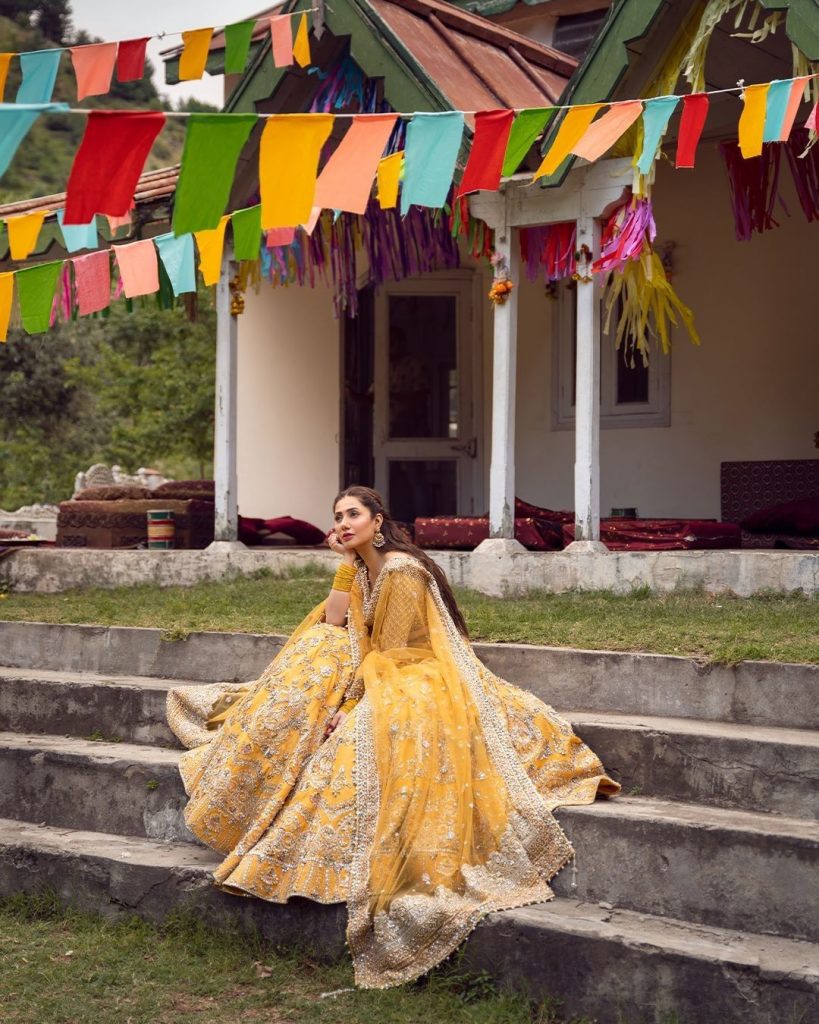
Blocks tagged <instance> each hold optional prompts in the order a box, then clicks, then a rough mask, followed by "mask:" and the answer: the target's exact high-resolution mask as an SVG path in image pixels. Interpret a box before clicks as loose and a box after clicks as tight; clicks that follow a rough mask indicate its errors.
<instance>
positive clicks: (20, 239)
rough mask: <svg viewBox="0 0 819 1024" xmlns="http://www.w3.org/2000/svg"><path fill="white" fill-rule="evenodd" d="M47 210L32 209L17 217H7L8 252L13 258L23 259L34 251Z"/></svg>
mask: <svg viewBox="0 0 819 1024" xmlns="http://www.w3.org/2000/svg"><path fill="white" fill-rule="evenodd" d="M47 212H48V211H47V210H34V211H33V212H32V213H24V214H22V215H21V216H19V217H7V218H6V227H7V228H8V232H9V252H10V254H11V258H12V259H13V260H25V259H28V257H29V256H30V255H31V254H32V252H34V249H35V247H36V246H37V239H38V238H39V237H40V231H41V229H42V226H43V221H44V220H45V218H46V214H47Z"/></svg>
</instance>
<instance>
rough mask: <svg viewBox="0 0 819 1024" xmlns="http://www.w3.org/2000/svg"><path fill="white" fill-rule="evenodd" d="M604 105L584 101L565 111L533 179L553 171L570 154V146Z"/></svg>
mask: <svg viewBox="0 0 819 1024" xmlns="http://www.w3.org/2000/svg"><path fill="white" fill-rule="evenodd" d="M604 106H605V104H604V103H584V104H581V105H580V106H577V107H572V108H571V109H570V110H568V111H567V112H566V116H565V117H564V118H563V121H562V123H561V125H560V127H559V128H558V130H557V135H556V136H555V138H554V141H553V142H552V144H551V146H550V147H549V152H548V153H547V154H546V156H545V157H544V158H543V161H542V162H541V165H540V167H538V169H537V170H536V171H535V176H534V178H533V179H532V180H533V181H537V180H538V178H542V177H543V176H544V175H549V174H554V173H555V171H556V170H557V169H558V168H559V167H560V165H561V164H562V163H563V161H564V160H565V159H566V157H568V156H570V155H571V152H572V147H573V146H574V145H575V144H576V143H577V142H579V141H580V139H581V138H582V137H583V134H584V133H585V131H586V129H587V128H588V127H589V125H590V124H591V123H592V121H593V120H594V116H595V114H596V113H597V111H598V110H601V109H602V108H603V107H604Z"/></svg>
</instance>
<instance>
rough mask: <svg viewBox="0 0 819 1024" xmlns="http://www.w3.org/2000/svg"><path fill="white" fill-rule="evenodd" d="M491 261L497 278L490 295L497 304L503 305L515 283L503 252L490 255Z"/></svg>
mask: <svg viewBox="0 0 819 1024" xmlns="http://www.w3.org/2000/svg"><path fill="white" fill-rule="evenodd" d="M489 262H490V263H491V264H492V266H493V267H494V270H495V279H494V281H493V282H492V287H491V288H490V289H489V292H488V295H489V298H490V299H491V300H492V301H493V302H494V303H495V305H496V306H502V305H503V304H504V302H506V300H507V299H508V298H509V296H510V294H511V292H512V289H513V288H514V287H515V284H514V282H513V281H512V280H511V279H510V277H509V265H508V264H507V262H506V257H505V256H504V255H503V253H499V252H493V253H492V255H491V256H490V257H489Z"/></svg>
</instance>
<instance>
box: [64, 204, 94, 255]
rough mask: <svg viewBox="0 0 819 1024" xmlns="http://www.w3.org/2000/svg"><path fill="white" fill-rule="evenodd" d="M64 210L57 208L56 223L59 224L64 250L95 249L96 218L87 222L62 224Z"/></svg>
mask: <svg viewBox="0 0 819 1024" xmlns="http://www.w3.org/2000/svg"><path fill="white" fill-rule="evenodd" d="M64 219H65V210H57V223H58V224H59V225H60V231H61V232H62V236H63V242H64V243H65V251H66V252H79V251H80V249H96V248H97V244H98V239H97V218H96V217H94V219H93V220H91V221H89V222H88V223H87V224H63V220H64Z"/></svg>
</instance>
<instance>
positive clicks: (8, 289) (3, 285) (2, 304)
mask: <svg viewBox="0 0 819 1024" xmlns="http://www.w3.org/2000/svg"><path fill="white" fill-rule="evenodd" d="M13 301H14V271H9V272H7V273H5V274H0V341H5V340H6V338H8V335H9V320H11V307H12V303H13Z"/></svg>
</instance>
